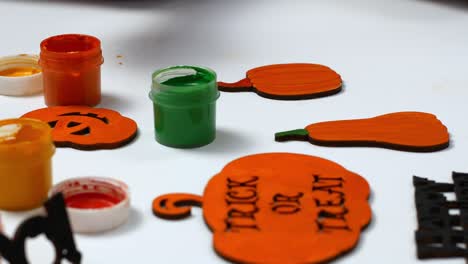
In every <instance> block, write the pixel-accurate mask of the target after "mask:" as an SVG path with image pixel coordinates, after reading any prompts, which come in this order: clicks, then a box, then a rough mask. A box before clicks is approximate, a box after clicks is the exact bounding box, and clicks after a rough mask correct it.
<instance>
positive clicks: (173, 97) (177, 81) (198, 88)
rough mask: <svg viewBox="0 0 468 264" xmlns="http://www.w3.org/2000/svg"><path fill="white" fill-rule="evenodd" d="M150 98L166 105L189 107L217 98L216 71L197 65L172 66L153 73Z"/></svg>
mask: <svg viewBox="0 0 468 264" xmlns="http://www.w3.org/2000/svg"><path fill="white" fill-rule="evenodd" d="M152 77H153V85H152V88H151V92H150V99H151V100H152V101H153V102H155V103H157V104H161V105H164V106H166V107H191V106H196V105H200V104H208V103H213V102H215V101H216V100H217V99H218V98H219V91H218V85H217V82H216V73H215V72H214V71H213V70H211V69H208V68H203V67H198V66H174V67H169V68H165V69H161V70H158V71H156V72H154V73H153V75H152Z"/></svg>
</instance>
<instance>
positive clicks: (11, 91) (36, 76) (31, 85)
mask: <svg viewBox="0 0 468 264" xmlns="http://www.w3.org/2000/svg"><path fill="white" fill-rule="evenodd" d="M38 62H39V56H37V55H29V54H20V55H16V56H8V57H0V73H1V72H5V71H7V70H9V69H15V68H33V69H37V70H39V72H37V73H33V74H30V75H25V76H5V75H2V74H0V95H9V96H27V95H32V94H37V93H39V92H41V91H42V72H41V71H40V70H41V67H40V66H39V63H38Z"/></svg>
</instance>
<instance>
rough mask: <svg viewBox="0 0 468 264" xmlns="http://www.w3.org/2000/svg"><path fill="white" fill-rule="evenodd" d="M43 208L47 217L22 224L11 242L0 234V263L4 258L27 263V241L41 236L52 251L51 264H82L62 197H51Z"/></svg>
mask: <svg viewBox="0 0 468 264" xmlns="http://www.w3.org/2000/svg"><path fill="white" fill-rule="evenodd" d="M44 208H45V211H46V213H47V214H46V215H45V216H33V217H30V218H28V219H26V220H24V221H23V222H22V223H21V224H20V225H19V227H18V228H17V229H16V231H15V234H14V236H13V238H12V239H9V238H8V237H6V236H5V235H3V234H1V233H0V260H1V258H2V257H3V258H5V259H6V260H7V261H8V262H9V263H12V264H28V263H30V262H29V261H28V259H27V254H26V241H27V239H29V238H34V237H37V236H39V235H41V234H43V235H45V237H46V238H47V239H48V240H49V241H50V242H51V243H52V244H53V246H54V248H55V260H54V262H53V263H54V264H59V263H62V260H68V261H69V263H72V264H79V263H81V253H80V251H78V249H77V247H76V244H75V240H74V238H73V232H72V231H71V228H70V221H69V219H68V214H67V210H66V209H65V201H64V199H63V195H62V194H60V193H58V194H56V195H54V196H52V197H51V198H50V199H49V200H47V201H46V202H45V203H44ZM33 263H37V262H33Z"/></svg>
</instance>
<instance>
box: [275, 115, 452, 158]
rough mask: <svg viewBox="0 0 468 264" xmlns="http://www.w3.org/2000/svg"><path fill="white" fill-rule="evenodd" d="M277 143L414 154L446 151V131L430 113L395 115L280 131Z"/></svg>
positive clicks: (276, 138)
mask: <svg viewBox="0 0 468 264" xmlns="http://www.w3.org/2000/svg"><path fill="white" fill-rule="evenodd" d="M275 140H276V141H288V140H302V141H309V142H311V143H312V144H316V145H323V146H371V147H384V148H390V149H398V150H405V151H414V152H429V151H437V150H441V149H444V148H447V147H448V146H449V143H450V139H449V133H448V131H447V128H446V127H445V126H444V124H442V122H440V120H438V119H437V117H436V116H435V115H433V114H428V113H423V112H398V113H390V114H386V115H381V116H376V117H372V118H366V119H355V120H339V121H329V122H321V123H316V124H311V125H308V126H307V127H306V128H305V129H296V130H291V131H285V132H279V133H276V134H275Z"/></svg>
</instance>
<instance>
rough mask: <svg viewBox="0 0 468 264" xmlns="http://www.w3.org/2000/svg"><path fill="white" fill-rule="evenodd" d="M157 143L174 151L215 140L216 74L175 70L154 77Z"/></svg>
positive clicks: (188, 68) (197, 69) (184, 68)
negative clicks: (174, 148)
mask: <svg viewBox="0 0 468 264" xmlns="http://www.w3.org/2000/svg"><path fill="white" fill-rule="evenodd" d="M152 77H153V84H152V89H151V92H150V99H151V100H152V101H153V110H154V126H155V136H156V141H158V142H159V143H161V144H163V145H166V146H169V147H176V148H194V147H200V146H204V145H207V144H209V143H211V142H212V141H213V140H214V139H215V137H216V100H217V99H218V98H219V91H218V88H217V82H216V73H215V72H214V71H212V70H210V69H208V68H202V67H195V66H175V67H170V68H165V69H162V70H158V71H156V72H154V73H153V75H152Z"/></svg>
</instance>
